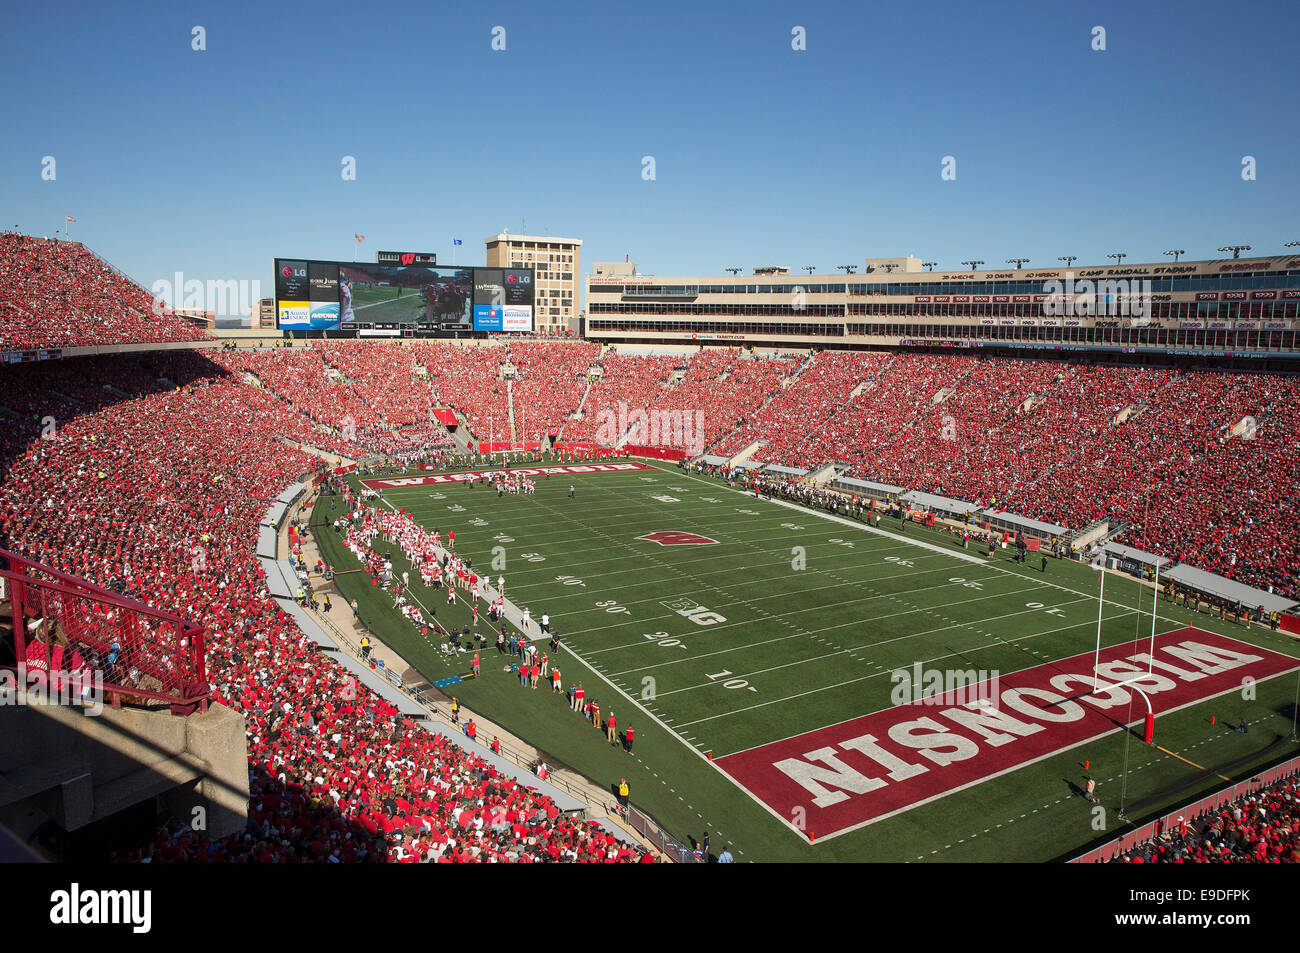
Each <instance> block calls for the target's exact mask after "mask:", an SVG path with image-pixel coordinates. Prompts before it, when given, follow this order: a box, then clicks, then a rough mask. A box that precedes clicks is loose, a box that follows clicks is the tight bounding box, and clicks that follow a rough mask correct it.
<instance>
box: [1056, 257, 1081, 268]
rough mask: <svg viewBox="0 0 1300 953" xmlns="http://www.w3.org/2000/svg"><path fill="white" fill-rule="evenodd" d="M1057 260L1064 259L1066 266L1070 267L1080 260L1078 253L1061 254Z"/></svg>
mask: <svg viewBox="0 0 1300 953" xmlns="http://www.w3.org/2000/svg"><path fill="white" fill-rule="evenodd" d="M1056 260H1057V261H1063V262H1065V267H1066V268H1069V267H1070V266H1071V265H1073V264H1074V263H1075V262H1076V261H1078V260H1079V256H1078V255H1061V256H1060V257H1059V258H1057V259H1056Z"/></svg>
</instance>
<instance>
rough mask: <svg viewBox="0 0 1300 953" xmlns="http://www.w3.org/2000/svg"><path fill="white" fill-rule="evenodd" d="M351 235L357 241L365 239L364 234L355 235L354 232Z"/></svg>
mask: <svg viewBox="0 0 1300 953" xmlns="http://www.w3.org/2000/svg"><path fill="white" fill-rule="evenodd" d="M352 237H353V238H354V239H355V240H356V241H359V242H364V241H365V240H366V236H365V235H355V234H354V235H353V236H352Z"/></svg>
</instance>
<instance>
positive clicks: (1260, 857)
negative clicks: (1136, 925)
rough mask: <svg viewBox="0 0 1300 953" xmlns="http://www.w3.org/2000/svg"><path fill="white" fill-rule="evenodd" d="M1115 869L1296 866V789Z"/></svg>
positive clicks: (1299, 805)
mask: <svg viewBox="0 0 1300 953" xmlns="http://www.w3.org/2000/svg"><path fill="white" fill-rule="evenodd" d="M1111 863H1117V864H1248V863H1261V864H1263V863H1267V864H1294V863H1300V785H1297V784H1296V782H1295V781H1294V780H1292V781H1285V782H1282V783H1279V784H1276V785H1274V786H1273V787H1271V788H1267V789H1265V790H1263V791H1260V792H1258V793H1257V794H1252V795H1250V796H1249V797H1244V798H1241V799H1240V800H1238V801H1235V802H1233V803H1231V804H1226V805H1224V806H1223V807H1221V808H1219V809H1217V810H1214V811H1211V812H1209V813H1208V814H1206V815H1205V816H1203V817H1194V818H1187V819H1186V820H1185V822H1184V823H1182V824H1178V825H1176V826H1174V827H1173V828H1172V829H1171V830H1169V831H1167V832H1166V833H1165V834H1163V835H1161V836H1160V837H1158V838H1154V839H1152V840H1150V841H1147V842H1146V843H1144V844H1139V845H1137V846H1136V847H1134V848H1132V849H1131V850H1128V851H1125V852H1124V853H1123V854H1120V855H1119V856H1117V857H1115V858H1114V859H1113V860H1112V861H1111Z"/></svg>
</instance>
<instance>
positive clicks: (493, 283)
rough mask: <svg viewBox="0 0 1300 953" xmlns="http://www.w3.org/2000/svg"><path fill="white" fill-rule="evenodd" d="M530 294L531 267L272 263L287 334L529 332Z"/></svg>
mask: <svg viewBox="0 0 1300 953" xmlns="http://www.w3.org/2000/svg"><path fill="white" fill-rule="evenodd" d="M430 257H432V256H424V255H421V256H418V258H425V259H427V258H430ZM534 289H535V285H534V275H533V269H531V268H479V267H471V266H465V267H457V266H447V265H441V266H439V265H435V264H425V263H422V262H419V261H418V260H417V261H414V262H412V263H409V264H395V263H389V262H387V261H386V262H384V263H376V264H371V263H369V262H342V261H310V260H307V259H301V258H277V259H276V260H275V298H276V301H275V310H276V315H277V321H278V324H279V327H280V329H281V330H287V331H356V332H357V333H358V335H361V336H397V335H399V334H434V333H437V332H439V331H498V332H510V331H513V332H531V331H532V330H533V310H534V304H535V300H534V295H535V290H534Z"/></svg>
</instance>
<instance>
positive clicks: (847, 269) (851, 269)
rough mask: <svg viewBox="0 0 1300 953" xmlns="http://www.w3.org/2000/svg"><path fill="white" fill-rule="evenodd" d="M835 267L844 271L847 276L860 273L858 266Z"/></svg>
mask: <svg viewBox="0 0 1300 953" xmlns="http://www.w3.org/2000/svg"><path fill="white" fill-rule="evenodd" d="M835 267H836V268H839V269H842V270H843V272H844V273H845V274H846V275H856V274H857V273H858V266H857V265H836V266H835Z"/></svg>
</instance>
